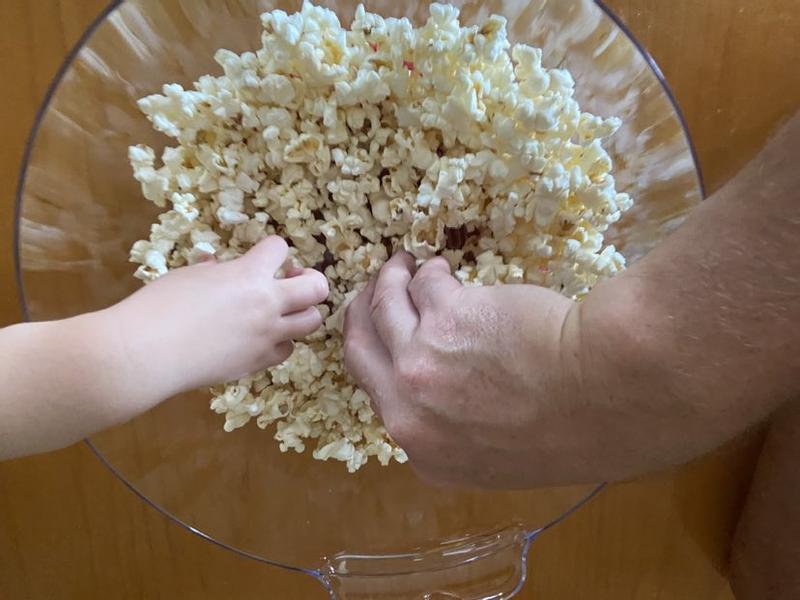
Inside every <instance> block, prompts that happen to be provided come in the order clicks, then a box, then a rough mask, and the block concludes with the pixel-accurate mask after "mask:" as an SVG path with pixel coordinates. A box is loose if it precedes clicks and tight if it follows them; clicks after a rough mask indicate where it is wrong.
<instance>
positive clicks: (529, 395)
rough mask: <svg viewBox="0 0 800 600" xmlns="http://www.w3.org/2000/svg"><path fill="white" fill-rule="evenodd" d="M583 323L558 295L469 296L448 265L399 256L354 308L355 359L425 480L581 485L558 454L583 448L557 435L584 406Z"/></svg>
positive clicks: (521, 289)
mask: <svg viewBox="0 0 800 600" xmlns="http://www.w3.org/2000/svg"><path fill="white" fill-rule="evenodd" d="M578 316H579V310H578V309H577V305H575V304H574V303H572V302H571V301H569V300H567V299H565V298H563V297H562V296H560V295H558V294H556V293H554V292H551V291H549V290H545V289H543V288H539V287H535V286H530V285H507V286H495V287H462V286H461V284H460V283H459V282H458V281H457V280H456V279H454V278H453V277H452V276H451V274H450V269H449V266H448V264H447V262H446V261H445V260H443V259H433V260H430V261H428V262H426V263H425V264H424V265H423V266H422V267H421V268H420V269H419V271H415V268H414V260H413V258H412V257H411V256H410V255H408V254H406V253H404V252H401V253H399V254H396V255H395V256H394V257H392V259H391V260H390V261H389V262H387V263H386V265H385V266H384V267H383V269H382V270H381V272H380V274H379V275H378V277H377V279H376V280H374V281H373V282H371V283H370V285H369V286H368V287H367V288H366V289H365V290H364V292H362V293H361V294H360V295H359V296H358V297H357V298H356V299H355V300H354V301H353V303H352V304H351V305H350V307H349V309H348V312H347V318H346V323H345V359H346V363H347V366H348V369H349V370H350V372H351V374H352V376H353V377H354V378H355V380H356V381H357V382H358V383H359V385H361V387H362V388H363V389H364V390H365V391H366V392H367V393H368V394H369V395H370V397H371V398H372V401H373V405H374V408H375V409H376V411H377V412H378V413H379V414H380V416H381V418H382V419H383V421H384V423H385V425H386V427H387V429H388V431H389V433H390V434H391V435H392V437H393V438H394V439H395V440H396V441H397V442H398V443H399V444H400V445H401V446H402V447H403V448H404V449H405V450H406V451H407V452H408V454H409V457H410V460H411V464H412V465H413V466H414V468H415V469H416V470H417V471H418V473H419V474H420V475H421V476H422V477H424V478H426V479H429V480H433V481H436V482H446V483H460V484H472V485H475V484H477V485H484V486H497V487H518V486H520V487H524V486H528V485H531V484H534V483H537V482H542V481H552V480H558V479H561V478H563V477H568V478H571V475H573V474H575V472H576V471H575V470H574V469H571V470H568V471H565V470H564V468H563V467H564V464H563V462H564V461H563V460H562V459H561V457H560V455H561V454H562V453H563V452H565V451H567V450H568V449H569V450H573V451H574V450H575V449H576V448H577V447H578V446H582V445H585V444H584V441H582V440H579V439H577V438H572V439H565V438H563V437H561V436H559V432H556V431H554V430H553V428H556V427H561V428H563V427H564V426H565V424H566V423H567V422H568V421H569V419H570V415H572V414H574V413H575V412H576V410H578V409H579V407H580V405H581V403H582V402H581V400H582V399H581V398H580V397H579V396H578V395H577V394H576V393H574V392H576V391H577V390H578V385H579V379H580V368H579V365H578V362H577V357H576V349H577V344H578V339H577V334H578V322H577V319H578ZM579 429H580V428H575V431H574V433H575V434H578V433H579ZM569 446H571V448H568V447H569ZM575 460H576V456H575V453H574V452H571V458H570V462H574V461H575ZM578 472H580V470H579V471H578ZM583 475H584V476H587V475H588V476H589V477H591V475H589V474H588V473H587V472H584V473H583Z"/></svg>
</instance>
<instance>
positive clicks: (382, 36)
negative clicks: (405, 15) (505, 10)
mask: <svg viewBox="0 0 800 600" xmlns="http://www.w3.org/2000/svg"><path fill="white" fill-rule="evenodd" d="M458 18H459V11H458V9H456V8H455V7H453V6H448V5H443V4H431V6H430V18H429V19H428V21H427V23H425V25H424V26H422V27H420V28H418V29H415V28H414V27H413V26H412V24H411V23H410V22H409V21H408V20H407V19H384V18H383V17H381V16H379V15H375V14H371V13H368V12H366V10H365V9H364V7H363V6H359V7H358V8H357V9H356V12H355V17H354V20H353V23H352V26H351V29H350V30H347V29H344V28H343V27H342V26H341V25H340V23H339V20H338V19H337V17H336V15H335V14H334V13H333V12H332V11H330V10H328V9H325V8H322V7H317V6H314V5H312V4H310V3H309V2H305V3H304V4H303V6H302V9H301V11H300V12H299V13H296V14H292V15H289V14H287V13H285V12H283V11H280V10H275V11H272V12H268V13H264V14H263V15H262V16H261V23H262V26H263V32H262V36H261V41H262V48H261V49H259V50H258V51H256V52H245V53H243V54H236V53H234V52H231V51H228V50H219V51H218V52H217V53H216V54H215V57H214V58H215V60H216V62H217V63H218V64H219V65H220V67H221V68H222V71H223V73H222V74H221V75H218V76H211V75H205V76H203V77H200V79H199V80H198V81H197V82H196V83H195V84H194V86H193V89H184V88H183V87H182V86H180V85H177V84H168V85H165V86H163V88H162V93H161V94H153V95H151V96H148V97H146V98H143V99H142V100H141V101H140V102H139V107H140V109H141V110H142V112H143V113H144V114H145V115H146V116H147V117H148V119H150V121H151V122H152V124H153V127H154V128H155V129H156V130H158V131H161V132H162V133H164V134H165V135H166V136H168V137H170V138H173V139H174V140H176V142H177V143H176V145H174V146H173V147H167V148H165V149H164V151H163V152H162V153H161V156H160V157H157V155H156V153H155V151H154V150H153V149H151V148H148V147H146V146H141V145H139V146H132V147H131V148H130V149H129V153H128V158H129V161H130V163H131V166H132V168H133V174H134V177H135V179H136V180H137V181H138V182H139V183H140V185H141V188H142V194H143V195H144V197H145V198H146V199H147V200H149V201H151V202H153V203H154V204H155V205H157V206H158V207H160V208H162V209H163V210H164V212H163V214H161V215H160V217H159V220H158V223H156V224H154V225H153V226H152V227H151V230H150V236H149V238H148V239H147V240H140V241H138V242H136V243H135V244H134V245H133V247H132V248H131V252H130V259H131V261H132V262H134V263H136V264H138V265H139V266H138V268H137V270H136V273H135V276H136V277H138V278H140V279H143V280H145V281H151V280H153V279H156V278H158V277H160V276H162V275H164V274H165V273H167V272H168V271H169V270H170V269H173V268H177V267H181V266H183V265H187V264H195V263H197V262H200V261H203V260H206V259H208V258H210V257H214V258H215V259H216V260H217V261H220V262H224V261H227V260H232V259H235V258H237V257H238V256H241V255H242V254H244V253H245V252H247V250H248V249H249V248H250V247H252V246H253V245H254V244H256V243H257V242H258V241H259V240H261V239H262V238H263V237H265V236H267V235H270V234H277V235H281V236H283V237H284V238H286V239H288V240H289V241H290V242H291V245H292V247H291V248H290V258H291V261H292V263H293V264H294V265H295V266H298V265H300V264H305V265H309V266H314V267H316V268H317V269H319V270H321V271H322V272H324V273H325V275H326V277H327V278H328V279H329V281H330V289H331V292H330V295H329V298H328V300H327V302H326V304H324V305H322V306H321V307H320V310H321V312H322V314H323V318H324V326H323V328H321V329H320V330H319V331H317V332H315V333H314V334H312V335H310V336H308V337H307V338H306V339H304V340H301V341H298V342H297V343H296V344H295V351H294V353H293V354H292V356H291V357H290V358H289V359H288V360H287V361H286V362H284V363H283V364H281V365H278V366H276V367H273V368H270V369H267V370H265V371H261V372H258V373H254V374H252V375H250V376H248V377H244V378H241V379H240V380H238V381H236V382H228V383H227V384H223V385H220V386H217V387H215V388H212V394H213V399H212V401H211V409H212V410H214V411H215V412H217V413H220V414H224V415H225V421H224V425H223V427H224V429H225V431H233V430H235V429H238V428H240V427H243V426H245V425H246V424H247V423H249V422H250V421H251V420H255V423H256V425H257V426H258V427H259V428H261V429H267V428H270V429H271V430H272V431H274V437H275V440H276V441H277V442H278V443H279V446H280V449H281V450H282V451H284V452H288V451H289V450H294V451H296V452H303V451H305V449H306V444H308V443H313V444H314V448H313V450H312V453H313V456H314V458H316V459H318V460H329V459H332V460H337V461H341V462H343V463H345V465H346V466H347V469H348V470H350V471H355V470H357V469H359V468H360V467H361V466H363V465H364V464H365V463H366V462H367V461H368V459H369V457H375V458H376V459H377V460H378V462H379V463H380V464H382V465H386V464H388V463H389V462H390V461H391V460H395V461H397V462H405V461H406V460H407V459H408V457H407V456H406V454H405V452H403V450H402V449H401V448H399V447H397V445H396V444H395V443H394V442H393V441H392V440H391V438H390V437H389V436H388V434H387V432H386V430H385V429H384V427H383V425H382V424H381V423H380V422H379V420H378V418H377V416H376V415H375V413H374V412H373V410H372V408H371V407H370V401H369V397H368V396H367V394H366V393H365V392H364V391H362V390H360V389H358V388H357V387H356V386H355V385H354V384H353V382H352V381H351V380H350V379H349V376H348V374H347V373H346V371H345V369H344V367H343V360H342V359H343V347H342V344H343V338H342V336H343V328H344V317H345V312H346V310H347V306H348V305H349V303H350V302H351V301H352V300H353V299H354V298H355V297H356V295H357V294H358V293H359V292H360V291H361V290H362V289H363V288H364V287H365V286H366V284H367V282H368V281H369V279H370V277H372V276H373V275H374V274H375V273H377V272H378V271H379V269H380V267H381V266H382V265H383V264H384V262H385V261H386V260H387V259H388V257H389V255H390V253H391V250H396V249H398V248H404V249H406V250H407V251H409V252H411V253H412V254H413V255H414V256H415V257H416V259H417V261H418V262H421V261H422V260H424V259H427V258H430V257H432V256H436V255H441V256H444V257H445V258H446V259H447V260H448V261H449V263H450V265H451V267H452V269H453V271H454V273H455V277H456V278H457V279H458V280H459V281H461V282H462V283H463V284H464V285H469V286H477V285H494V284H520V283H529V284H531V283H532V284H537V285H543V286H547V287H549V288H551V289H554V290H557V291H559V292H561V293H562V294H564V295H566V296H568V297H571V298H574V299H578V300H580V299H581V298H582V297H583V296H585V295H586V294H587V293H588V292H589V291H590V290H591V288H592V287H593V286H594V285H595V284H596V283H597V282H598V281H599V280H600V279H603V278H605V277H611V276H613V275H614V274H616V273H618V272H619V271H621V270H622V269H624V268H625V259H624V257H623V256H622V255H621V254H620V253H619V252H618V251H617V250H616V248H614V246H607V245H605V242H604V235H603V234H604V232H605V231H606V230H607V229H608V227H609V226H611V225H612V224H613V223H615V222H617V221H618V220H619V219H620V218H621V217H622V215H623V214H624V213H625V212H626V211H627V210H629V209H630V208H631V206H632V204H633V200H632V199H631V198H630V196H628V195H627V194H624V193H619V192H618V191H617V190H616V182H615V180H614V178H613V177H612V175H611V169H612V164H611V158H610V157H609V155H608V152H607V151H606V150H605V148H604V146H603V141H604V140H605V139H607V138H608V137H610V136H611V135H613V134H614V133H615V132H616V131H617V129H619V127H620V126H621V121H620V120H619V119H618V118H616V117H613V116H612V117H600V116H596V115H592V114H589V113H586V112H582V111H581V109H580V106H579V105H578V103H577V101H576V100H575V98H574V91H575V81H574V79H573V77H572V75H571V74H570V73H569V72H568V71H566V70H563V69H547V68H546V67H544V66H543V63H542V58H543V57H542V51H541V50H540V49H538V48H533V47H531V46H528V45H525V44H515V45H513V46H512V45H511V44H510V42H509V40H508V36H507V28H506V27H507V23H506V19H505V18H503V17H500V16H490V17H489V18H488V19H486V20H485V21H484V22H483V23H480V24H478V25H475V26H471V27H462V26H461V24H460V23H459V20H458ZM281 273H282V272H281ZM281 273H279V274H277V276H282V274H281Z"/></svg>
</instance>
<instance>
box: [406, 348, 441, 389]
mask: <svg viewBox="0 0 800 600" xmlns="http://www.w3.org/2000/svg"><path fill="white" fill-rule="evenodd" d="M437 373H438V371H437V369H436V366H435V364H434V363H433V362H432V361H431V360H429V359H428V357H427V356H426V354H425V353H423V352H417V351H411V352H410V353H408V354H406V355H405V356H401V357H399V358H398V360H397V363H396V375H397V379H398V383H399V385H400V386H402V387H403V388H405V389H408V390H411V391H413V392H420V391H424V390H425V389H429V388H431V387H434V386H435V385H436V384H437V379H438V375H437Z"/></svg>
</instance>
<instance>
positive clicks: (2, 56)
mask: <svg viewBox="0 0 800 600" xmlns="http://www.w3.org/2000/svg"><path fill="white" fill-rule="evenodd" d="M607 3H608V4H609V5H610V7H611V8H612V9H613V10H615V11H616V12H617V13H618V14H619V15H620V16H621V17H622V18H623V20H624V21H625V22H626V23H627V24H628V25H629V26H630V28H631V29H632V30H633V32H634V33H635V35H636V36H637V37H638V38H639V39H640V40H641V41H642V42H643V44H644V45H645V47H647V48H648V49H649V50H650V52H651V53H652V54H653V55H654V57H655V58H656V60H657V61H658V62H659V64H660V66H661V67H662V69H663V71H664V73H665V74H666V76H667V79H668V80H669V81H670V83H671V84H672V86H673V88H674V91H675V93H676V96H677V98H678V100H679V102H680V103H681V105H682V107H683V110H684V112H685V114H686V117H687V120H688V122H689V126H690V129H691V131H692V134H693V136H694V139H695V142H696V144H697V149H698V152H699V156H700V161H701V164H702V167H703V170H704V172H705V177H706V183H707V187H708V188H709V190H710V191H711V190H714V189H716V188H718V187H719V186H720V185H722V184H723V183H724V182H725V181H726V180H727V178H729V177H730V176H731V175H732V174H733V173H734V172H735V171H736V170H737V169H738V168H739V167H741V166H742V164H744V163H745V162H746V161H747V160H748V159H750V158H751V157H752V156H753V155H754V154H755V153H756V152H757V151H758V149H759V148H760V147H761V145H762V144H763V142H764V140H765V139H766V137H767V136H768V135H769V133H770V132H771V131H772V130H774V129H775V127H776V126H777V125H779V124H780V123H781V122H782V121H783V120H785V119H786V118H787V117H788V116H789V115H790V114H791V113H792V112H794V111H795V110H796V109H797V107H798V106H800V70H798V69H797V67H796V61H797V59H798V58H800V38H799V37H798V36H797V32H798V31H800V3H798V2H797V0H759V1H758V2H756V1H755V0H706V1H703V2H700V1H698V0H672V1H670V2H666V1H664V0H608V2H607ZM104 4H105V2H104V0H0V76H2V93H0V126H2V144H0V240H3V242H2V244H3V245H2V251H1V252H0V325H5V324H8V323H12V322H14V321H16V320H19V318H20V311H19V308H18V304H17V296H16V287H15V280H14V276H13V258H12V256H13V248H12V221H13V205H14V196H15V188H16V185H17V172H18V168H19V164H20V160H21V156H22V152H23V147H24V143H25V140H26V137H27V135H28V132H29V129H30V126H31V123H32V121H33V118H34V115H35V112H36V110H37V107H38V106H39V104H40V102H41V99H42V97H43V95H44V93H45V91H46V88H47V85H48V83H49V82H50V80H51V78H52V77H53V75H54V73H55V71H56V70H57V68H58V66H59V64H60V63H61V61H62V60H63V58H64V56H65V54H66V53H67V52H68V50H69V48H70V47H71V46H72V45H73V44H74V43H75V42H76V40H77V39H78V38H79V36H80V35H81V33H82V32H83V30H84V29H85V28H86V26H87V25H88V24H89V23H90V21H91V20H92V19H93V18H94V16H95V15H96V14H97V13H98V12H100V11H101V10H102V8H103V7H104ZM756 438H757V435H753V436H750V437H749V438H748V439H745V440H740V441H738V442H737V443H735V444H732V445H731V446H729V447H728V448H726V449H723V450H721V451H719V452H717V453H715V455H714V456H711V457H707V458H705V459H703V460H701V461H698V462H696V463H694V464H692V465H689V466H687V467H684V468H682V469H679V470H676V471H675V472H672V473H669V474H664V475H661V476H658V477H654V478H651V479H648V480H646V481H641V482H635V483H629V484H624V485H617V486H613V487H612V488H610V489H608V490H607V491H605V492H604V493H603V494H602V495H601V496H600V497H599V498H597V499H596V500H595V501H594V502H592V503H591V504H590V505H589V506H587V507H586V508H585V509H583V510H581V511H580V512H579V513H578V514H576V515H575V516H573V517H572V518H570V519H569V520H567V521H566V522H565V523H564V524H562V525H561V526H559V527H558V528H556V529H555V530H553V531H551V532H549V533H548V534H546V535H545V536H543V537H542V538H541V539H540V540H538V541H537V542H536V544H535V546H534V548H533V551H532V555H531V561H530V580H529V584H528V586H527V587H526V589H525V591H524V592H523V594H522V595H521V597H522V598H537V599H539V600H550V599H562V598H564V599H576V598H577V599H582V598H586V599H592V600H605V599H609V600H610V599H615V600H616V599H619V598H625V599H635V600H639V599H647V600H649V599H665V600H666V599H690V600H691V599H701V600H723V599H729V598H731V597H732V596H731V594H730V591H729V586H728V584H727V582H726V579H725V576H724V573H725V565H726V561H727V554H728V549H729V543H730V536H731V532H732V529H733V526H734V525H735V522H736V519H737V515H738V511H739V508H740V505H741V501H742V498H743V495H744V493H745V492H746V490H747V486H748V482H749V478H750V474H751V472H752V467H753V463H754V459H755V456H756V455H757V451H758V443H757V439H756ZM343 526H346V524H344V525H343ZM177 597H182V598H184V597H185V598H198V599H206V598H208V599H211V598H213V599H228V598H231V599H234V598H235V599H251V598H252V599H257V598H258V599H263V598H282V599H283V598H285V599H293V598H311V599H313V598H324V597H325V596H324V594H323V593H322V590H321V589H320V588H319V587H318V585H317V584H316V583H315V582H314V581H313V580H311V579H310V578H307V577H305V576H301V575H295V574H291V573H284V572H281V571H278V570H276V569H272V568H267V567H265V566H263V565H261V564H258V563H256V562H253V561H249V560H246V559H241V558H238V557H236V556H234V555H233V554H231V553H229V552H227V551H225V550H222V549H220V548H217V547H215V546H213V545H212V544H210V543H208V542H205V541H203V540H201V539H200V538H198V537H196V536H194V535H193V534H191V533H189V532H187V531H185V530H183V529H181V528H180V527H178V526H176V525H174V524H172V523H171V522H169V521H167V520H166V519H165V518H164V517H162V516H161V515H160V514H158V513H156V512H155V511H154V510H152V509H151V508H149V507H147V506H146V505H145V504H144V503H143V502H141V501H140V500H139V499H138V498H137V497H135V496H134V495H133V494H131V493H130V492H129V491H128V490H127V489H125V487H124V486H123V485H122V484H121V483H120V482H119V481H117V480H116V479H115V478H114V476H113V475H112V474H111V473H109V472H108V471H107V470H106V469H105V468H104V467H103V466H102V465H101V464H100V463H99V462H98V461H97V460H96V459H95V458H94V456H93V455H91V454H90V452H89V451H88V450H87V449H86V448H85V447H84V446H83V445H78V446H76V447H73V448H69V449H67V450H64V451H61V452H57V453H53V454H50V455H46V456H40V457H34V458H29V459H23V460H18V461H13V462H8V463H5V464H0V598H3V599H6V598H8V599H15V600H16V599H26V598H33V599H37V600H38V599H44V598H56V599H61V598H85V599H92V598H103V599H106V598H126V599H127V598H147V599H149V598H170V599H171V598H177Z"/></svg>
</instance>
